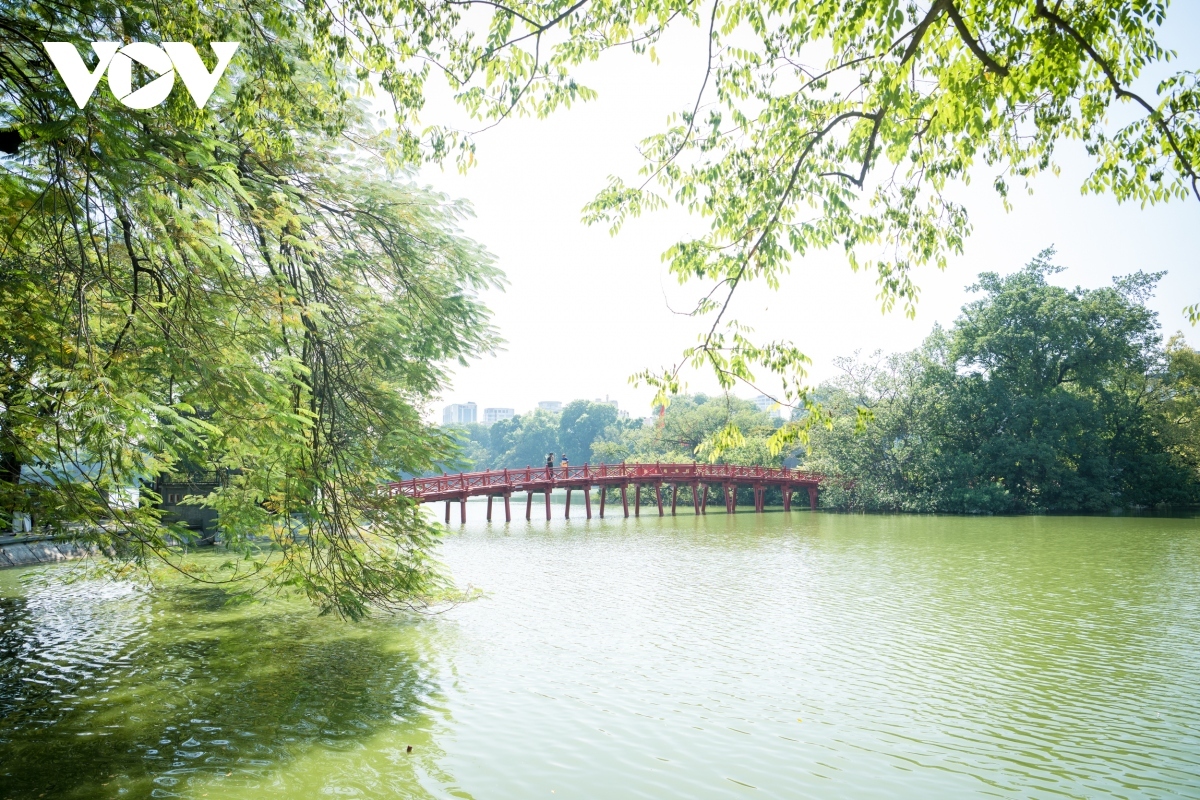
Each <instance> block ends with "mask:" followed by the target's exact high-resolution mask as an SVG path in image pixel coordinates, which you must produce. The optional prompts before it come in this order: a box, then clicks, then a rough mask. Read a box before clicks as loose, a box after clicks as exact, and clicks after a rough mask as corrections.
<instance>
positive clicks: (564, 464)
mask: <svg viewBox="0 0 1200 800" xmlns="http://www.w3.org/2000/svg"><path fill="white" fill-rule="evenodd" d="M559 466H561V467H562V471H563V477H564V478H565V477H567V466H568V463H567V454H566V453H563V454H562V464H560V465H559Z"/></svg>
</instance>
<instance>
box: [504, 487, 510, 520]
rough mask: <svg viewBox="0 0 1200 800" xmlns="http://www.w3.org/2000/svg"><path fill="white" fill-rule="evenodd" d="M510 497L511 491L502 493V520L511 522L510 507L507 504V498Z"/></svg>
mask: <svg viewBox="0 0 1200 800" xmlns="http://www.w3.org/2000/svg"><path fill="white" fill-rule="evenodd" d="M510 497H512V492H505V493H504V521H505V522H512V507H511V506H510V505H509V504H508V499H509V498H510Z"/></svg>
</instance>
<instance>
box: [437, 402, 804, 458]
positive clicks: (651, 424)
mask: <svg viewBox="0 0 1200 800" xmlns="http://www.w3.org/2000/svg"><path fill="white" fill-rule="evenodd" d="M649 419H650V420H653V421H647V420H642V419H634V420H629V419H618V418H617V411H616V409H615V408H614V407H613V406H611V405H607V404H604V403H592V402H590V401H587V400H575V401H573V402H571V403H568V404H567V405H565V406H564V407H563V410H562V413H561V414H552V413H550V412H548V411H542V410H538V411H533V412H530V413H528V414H520V415H518V416H516V417H513V418H512V419H510V420H503V421H501V422H497V423H495V424H493V425H491V426H490V427H489V426H484V425H475V424H473V425H464V426H459V427H458V428H457V431H458V438H459V444H460V449H461V453H462V457H461V461H460V462H458V463H456V464H454V465H453V466H455V467H462V468H464V469H503V468H505V467H508V468H510V469H512V468H519V467H527V466H534V467H537V466H541V465H542V464H544V463H545V458H546V454H547V453H550V452H553V453H555V454H556V461H555V463H556V464H557V456H561V455H562V454H564V453H565V454H566V455H567V456H568V458H569V459H570V462H571V463H572V464H583V463H585V462H586V463H591V464H602V463H607V464H616V463H620V462H623V461H626V462H634V461H646V462H652V461H659V462H687V461H694V460H697V459H700V460H705V459H704V455H703V453H704V445H705V443H706V442H709V441H711V439H712V438H713V437H714V436H715V435H717V434H718V433H720V432H721V431H722V430H724V429H725V428H726V427H727V426H729V425H731V424H732V425H733V426H734V427H735V428H736V429H737V430H738V431H739V435H740V437H741V439H740V443H738V444H736V445H734V446H732V447H730V448H727V449H726V450H724V451H723V452H722V453H721V454H720V456H719V460H720V461H723V462H728V463H735V464H763V465H777V464H779V463H781V458H780V456H778V455H773V454H772V452H771V447H770V442H769V440H770V437H771V435H772V434H774V433H775V432H776V431H777V430H778V429H779V427H780V426H781V425H782V424H783V421H782V420H780V419H777V418H772V417H771V416H770V415H769V414H766V413H764V412H761V411H759V410H758V408H757V407H755V405H754V404H753V403H751V402H749V401H748V400H742V399H739V398H736V397H733V396H730V395H725V396H720V397H708V396H706V395H703V394H697V395H681V396H679V397H676V398H675V399H674V400H673V401H672V402H671V403H670V404H669V405H667V406H666V407H665V408H663V407H662V406H659V407H658V408H657V409H655V414H654V415H652V417H651V418H649Z"/></svg>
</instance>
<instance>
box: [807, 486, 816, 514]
mask: <svg viewBox="0 0 1200 800" xmlns="http://www.w3.org/2000/svg"><path fill="white" fill-rule="evenodd" d="M808 507H809V508H811V509H812V510H813V511H816V510H817V487H815V486H809V487H808Z"/></svg>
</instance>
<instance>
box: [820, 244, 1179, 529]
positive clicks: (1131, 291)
mask: <svg viewBox="0 0 1200 800" xmlns="http://www.w3.org/2000/svg"><path fill="white" fill-rule="evenodd" d="M1051 256H1052V253H1051V252H1050V251H1047V252H1044V253H1042V254H1041V255H1039V256H1038V257H1037V258H1036V259H1034V260H1033V261H1032V262H1031V263H1030V264H1029V265H1027V266H1026V267H1025V269H1023V270H1021V271H1019V272H1016V273H1014V274H1013V275H1010V276H1007V277H1003V278H1001V277H999V276H997V275H995V274H992V273H984V274H983V275H980V279H979V283H978V284H977V285H976V286H975V287H973V288H974V290H975V291H976V292H978V293H980V295H981V296H980V297H979V299H977V300H975V301H973V302H971V303H969V304H968V305H966V306H965V307H964V308H963V313H962V316H960V317H959V319H958V320H957V321H956V322H955V324H954V326H953V327H952V328H951V329H950V330H948V331H940V330H938V331H935V332H934V334H933V335H931V336H930V337H929V339H928V340H927V341H926V342H925V344H924V346H923V347H922V348H921V349H920V350H918V351H916V352H914V353H911V354H904V355H901V356H895V357H893V358H891V359H889V360H888V361H887V362H886V364H885V365H884V366H883V367H882V368H874V369H872V367H873V365H867V367H868V369H869V370H870V378H869V379H868V380H859V379H858V378H860V376H862V375H863V372H864V370H863V369H862V367H861V366H859V365H853V366H851V365H848V366H849V374H848V378H849V379H848V380H845V381H841V382H838V383H835V384H834V385H832V386H829V387H826V394H827V395H828V396H829V397H830V400H829V407H830V408H831V409H832V410H833V411H834V413H835V420H834V424H833V426H832V428H831V430H829V431H818V432H817V433H816V434H815V435H814V445H813V454H812V455H813V457H812V459H811V461H810V462H809V463H810V465H811V466H813V467H814V468H816V469H819V470H822V471H826V472H829V473H830V474H833V475H840V476H844V477H846V478H848V479H851V480H852V481H853V484H854V486H853V490H852V491H849V492H840V493H838V494H836V495H835V496H834V497H833V498H831V501H832V502H833V503H835V504H840V505H846V506H853V505H856V504H857V505H861V506H864V507H867V508H875V509H891V510H910V511H950V512H1029V511H1068V512H1069V511H1107V510H1109V509H1111V508H1114V507H1122V506H1128V505H1154V504H1159V503H1187V502H1192V501H1194V500H1195V498H1196V497H1197V489H1198V488H1200V484H1198V483H1197V474H1196V471H1195V462H1194V461H1190V460H1189V458H1188V456H1187V453H1188V449H1189V448H1188V446H1187V445H1185V444H1184V443H1185V442H1187V441H1188V440H1189V439H1190V438H1192V433H1193V432H1192V431H1191V430H1190V428H1189V427H1188V426H1189V425H1190V422H1189V420H1190V415H1189V412H1188V411H1187V408H1188V403H1189V401H1188V399H1187V398H1188V397H1189V396H1190V388H1189V387H1190V384H1189V383H1188V380H1189V379H1188V375H1189V374H1190V372H1189V368H1188V364H1189V363H1190V355H1189V354H1188V353H1187V352H1186V349H1185V348H1184V347H1182V346H1181V344H1180V343H1178V342H1177V343H1175V344H1174V345H1173V347H1172V352H1171V355H1170V356H1166V354H1164V352H1163V348H1162V342H1161V338H1160V337H1159V334H1158V322H1157V319H1156V317H1155V314H1154V313H1153V312H1151V311H1149V310H1148V309H1147V308H1146V307H1145V301H1146V299H1147V298H1148V297H1149V295H1150V292H1151V291H1152V290H1153V287H1154V284H1155V282H1156V281H1157V280H1158V278H1159V277H1160V276H1161V273H1158V274H1146V273H1142V272H1136V273H1133V274H1132V275H1129V276H1126V277H1124V278H1118V279H1115V280H1114V282H1113V286H1111V287H1102V288H1099V289H1082V288H1078V287H1077V288H1075V289H1073V290H1072V289H1064V288H1062V287H1058V286H1054V285H1052V284H1050V283H1049V282H1048V280H1047V278H1048V276H1050V275H1053V274H1055V273H1056V272H1058V271H1060V270H1059V268H1058V267H1056V266H1054V265H1053V264H1052V263H1051V261H1050V258H1051ZM1171 362H1173V363H1174V364H1175V365H1176V366H1175V367H1174V369H1171V368H1170V367H1169V366H1168V364H1169V363H1171ZM864 407H865V408H867V409H868V412H869V414H870V415H871V417H872V418H873V419H872V424H871V425H870V426H869V427H867V428H866V429H865V430H864V429H863V426H862V425H860V424H858V422H859V418H858V415H857V409H858V408H864Z"/></svg>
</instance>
